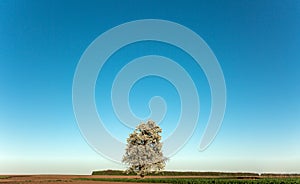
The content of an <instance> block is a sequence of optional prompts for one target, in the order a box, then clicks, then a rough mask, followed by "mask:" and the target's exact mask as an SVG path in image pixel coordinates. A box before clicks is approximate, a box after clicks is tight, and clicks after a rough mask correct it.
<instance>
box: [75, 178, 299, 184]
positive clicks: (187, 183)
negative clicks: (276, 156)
mask: <svg viewBox="0 0 300 184" xmlns="http://www.w3.org/2000/svg"><path fill="white" fill-rule="evenodd" d="M76 180H88V181H106V182H122V183H125V182H138V183H174V184H248V183H249V184H300V178H260V179H236V178H235V179H233V178H145V179H132V178H77V179H76Z"/></svg>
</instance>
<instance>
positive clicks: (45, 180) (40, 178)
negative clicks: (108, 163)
mask: <svg viewBox="0 0 300 184" xmlns="http://www.w3.org/2000/svg"><path fill="white" fill-rule="evenodd" d="M0 178H1V176H0ZM2 178H3V179H0V183H1V184H67V183H72V184H95V183H101V184H120V182H105V181H81V180H74V179H76V178H137V177H136V176H91V175H22V176H21V175H14V176H7V178H6V176H3V177H2ZM128 184H132V183H128Z"/></svg>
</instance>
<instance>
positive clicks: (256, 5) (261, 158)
mask: <svg viewBox="0 0 300 184" xmlns="http://www.w3.org/2000/svg"><path fill="white" fill-rule="evenodd" d="M139 19H163V20H169V21H173V22H176V23H179V24H181V25H184V26H186V27H188V28H189V29H191V30H193V31H194V32H196V33H197V34H198V35H200V36H201V37H202V38H203V39H204V40H205V42H206V43H207V44H208V45H209V47H210V48H211V49H212V51H213V52H214V54H215V56H216V57H217V58H218V61H219V64H220V66H221V67H222V70H223V73H224V78H225V81H226V88H227V104H226V113H225V116H224V121H223V124H222V127H221V129H220V131H219V133H218V135H217V136H216V138H215V140H214V141H213V143H212V144H211V145H210V146H209V147H208V149H206V150H205V151H203V152H199V151H198V148H199V142H200V139H201V136H202V133H203V130H204V128H205V125H206V121H207V119H208V117H209V111H210V94H209V90H210V88H209V86H208V84H207V80H206V78H205V75H204V74H203V71H202V70H201V69H199V70H197V68H194V67H193V65H189V64H187V63H188V62H189V61H188V56H186V55H185V54H184V53H180V52H179V51H178V52H177V50H176V49H175V48H173V47H172V46H169V45H166V44H162V43H155V42H151V41H149V42H145V43H142V42H141V43H136V44H132V45H129V46H126V48H124V49H123V50H120V51H118V53H117V54H116V56H115V58H116V59H120V58H124V60H125V61H126V60H128V59H133V58H135V57H138V56H143V55H146V54H155V53H159V54H161V55H165V56H168V57H174V58H175V59H176V58H179V59H181V60H180V61H179V64H181V65H183V66H185V67H186V70H187V71H190V72H191V76H194V77H195V78H197V82H198V84H199V86H197V88H198V90H199V96H200V98H201V114H200V119H199V122H198V125H197V127H196V130H195V132H194V134H193V136H192V137H191V139H190V140H189V142H188V143H187V144H186V145H185V146H184V147H183V149H181V150H180V151H179V152H178V153H177V154H176V155H175V156H173V157H171V158H170V161H169V162H168V163H167V168H166V169H167V170H194V171H240V172H284V173H285V172H289V173H291V172H293V173H294V172H297V173H300V146H299V141H300V133H299V132H300V98H299V94H300V85H299V84H300V72H299V69H300V62H299V61H300V52H299V48H300V34H299V33H300V1H296V0H291V1H279V0H278V1H271V0H256V1H248V0H242V1H234V0H230V1H217V0H213V1H189V0H188V1H158V0H154V1H133V0H129V1H115V0H113V1H108V0H107V1H58V0H57V1H37V0H36V1H34V0H28V1H21V0H20V1H17V0H0V174H30V173H48V174H49V173H50V174H51V173H53V174H55V173H60V174H89V173H91V171H93V170H99V169H124V165H121V164H118V163H115V162H113V161H110V160H107V159H106V158H105V157H103V156H102V155H100V154H98V153H96V152H95V151H94V150H93V149H92V148H91V147H90V146H89V145H88V144H87V142H86V141H85V139H84V138H83V136H82V135H81V133H80V130H79V128H78V126H77V123H76V119H75V116H74V113H73V106H72V82H73V76H74V73H75V70H76V66H77V64H78V62H79V59H80V57H81V55H82V54H83V52H84V51H85V49H86V48H87V47H88V46H89V44H90V43H91V42H92V41H93V40H94V39H96V38H97V37H98V36H99V35H101V34H102V33H104V32H105V31H107V30H109V29H111V28H113V27H115V26H118V25H120V24H122V23H125V22H128V21H133V20H139ZM174 49H175V50H174ZM112 60H113V58H112ZM111 62H113V61H111ZM110 67H111V68H110ZM112 67H115V68H117V67H119V66H114V65H111V64H109V63H108V64H107V65H106V67H104V68H103V70H104V71H102V72H103V73H102V74H100V75H99V78H98V80H99V81H104V84H105V83H108V82H109V81H111V79H112V78H109V77H107V78H105V76H108V75H109V74H110V75H113V74H114V71H113V70H112ZM115 68H114V69H115ZM101 76H102V78H101ZM103 76H104V77H103ZM149 87H150V88H151V89H156V91H155V93H150V92H149V91H147V89H149ZM101 89H102V88H100V87H99V86H96V102H97V105H99V104H101V102H103V101H105V103H110V102H106V101H107V100H109V98H105V96H104V95H103V94H102V92H101ZM156 93H158V94H161V95H162V96H164V97H166V98H165V100H166V103H167V104H169V106H168V111H167V116H166V117H167V119H166V121H165V122H163V123H162V124H161V126H162V128H163V131H164V132H163V136H164V137H167V136H168V135H170V134H171V133H172V131H173V130H174V129H175V128H176V123H174V122H175V121H176V118H178V116H179V115H178V114H179V108H180V107H179V106H178V105H179V104H180V103H179V101H178V94H177V93H176V91H175V88H174V87H173V86H172V85H170V84H169V83H168V82H167V81H165V80H162V79H160V78H155V77H152V78H151V77H149V78H147V79H146V80H144V81H143V82H138V83H137V84H136V85H135V86H134V88H133V89H132V92H131V94H130V95H131V96H130V100H132V101H130V103H131V105H132V110H133V111H134V112H135V113H136V114H138V115H140V116H142V117H145V116H147V115H148V113H149V110H148V108H146V106H145V104H147V103H146V102H144V101H146V99H148V97H149V96H151V95H153V94H155V95H156ZM109 107H110V104H109V105H108V108H106V109H104V110H103V111H102V110H101V109H98V110H99V112H100V111H101V112H100V114H101V113H102V115H103V117H104V120H105V122H112V121H114V120H115V119H116V118H115V117H112V116H113V113H112V111H110V110H111V109H110V108H109ZM114 123H116V121H114ZM105 125H106V128H107V129H108V130H109V131H110V132H111V133H112V134H113V135H115V136H116V137H117V138H118V139H120V140H123V141H124V142H125V140H126V137H127V136H128V133H129V132H130V131H126V129H124V128H118V127H116V126H115V124H113V123H111V124H110V123H107V124H105Z"/></svg>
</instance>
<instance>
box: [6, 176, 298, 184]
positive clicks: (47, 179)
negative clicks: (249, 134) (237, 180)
mask: <svg viewBox="0 0 300 184" xmlns="http://www.w3.org/2000/svg"><path fill="white" fill-rule="evenodd" d="M241 177H242V178H243V179H253V178H252V177H248V176H245V177H243V176H241ZM76 178H133V179H137V178H139V177H137V176H116V175H11V176H1V175H0V184H67V183H72V184H98V183H99V184H121V183H122V182H107V181H87V180H76ZM145 178H218V176H146V177H145ZM225 178H226V177H225ZM259 178H265V177H259ZM274 178H284V177H282V176H281V177H280V176H277V177H276V176H275V177H274ZM297 178H299V177H297ZM126 184H137V183H134V182H126Z"/></svg>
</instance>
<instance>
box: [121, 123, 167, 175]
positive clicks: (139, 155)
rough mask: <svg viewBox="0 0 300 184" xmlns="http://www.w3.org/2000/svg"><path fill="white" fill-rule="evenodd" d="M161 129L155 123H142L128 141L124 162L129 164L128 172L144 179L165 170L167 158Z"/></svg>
mask: <svg viewBox="0 0 300 184" xmlns="http://www.w3.org/2000/svg"><path fill="white" fill-rule="evenodd" d="M161 132H162V130H161V128H160V127H159V126H158V125H156V124H155V122H153V121H148V122H147V123H141V124H140V125H138V126H137V127H136V128H135V130H134V132H133V133H132V134H130V135H129V138H128V139H127V147H126V152H125V155H124V156H123V160H122V162H123V163H125V164H127V165H128V166H129V167H128V170H127V172H135V173H136V174H137V175H139V176H141V177H144V176H145V175H147V174H148V173H151V172H159V171H161V170H162V169H164V167H165V164H166V160H167V159H166V158H165V157H164V156H163V153H162V150H161V149H162V143H161V142H160V140H161V136H160V135H159V134H160V133H161Z"/></svg>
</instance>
